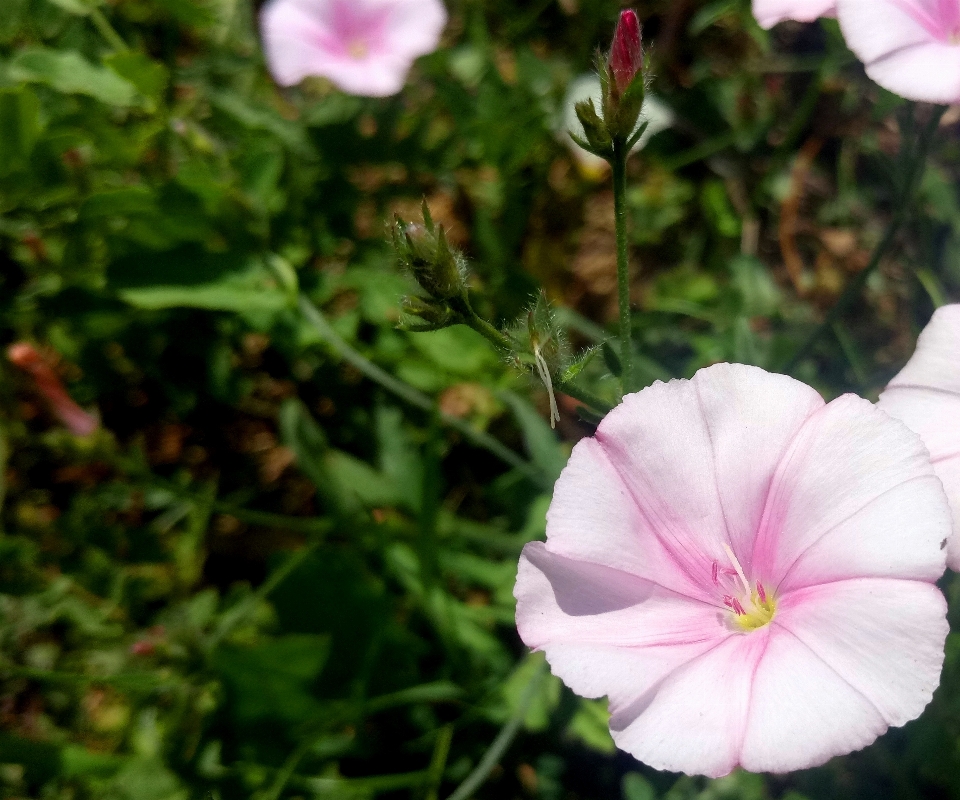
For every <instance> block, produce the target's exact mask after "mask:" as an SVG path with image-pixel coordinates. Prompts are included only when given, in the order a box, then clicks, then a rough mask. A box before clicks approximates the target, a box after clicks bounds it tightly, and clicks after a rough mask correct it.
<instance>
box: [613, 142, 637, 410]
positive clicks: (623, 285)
mask: <svg viewBox="0 0 960 800" xmlns="http://www.w3.org/2000/svg"><path fill="white" fill-rule="evenodd" d="M627 155H628V153H627V149H626V142H624V141H622V140H621V139H619V138H618V139H615V140H614V142H613V160H612V162H611V166H612V167H613V214H614V219H615V221H616V228H617V286H618V289H619V295H620V369H621V373H620V382H621V386H622V387H623V393H624V394H627V392H629V391H631V390H632V389H633V342H632V339H631V331H632V330H633V325H632V320H631V318H630V259H629V256H628V253H627Z"/></svg>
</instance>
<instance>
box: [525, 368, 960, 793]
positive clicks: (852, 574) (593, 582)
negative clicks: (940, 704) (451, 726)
mask: <svg viewBox="0 0 960 800" xmlns="http://www.w3.org/2000/svg"><path fill="white" fill-rule="evenodd" d="M950 524H951V523H950V510H949V508H948V505H947V501H946V498H945V496H944V492H943V487H942V486H941V484H940V481H939V479H938V478H937V476H936V474H935V473H934V469H933V467H932V466H931V463H930V457H929V455H928V453H927V451H926V449H925V448H924V446H923V443H922V442H921V441H920V438H919V436H917V435H916V434H915V433H913V432H911V431H910V430H908V429H907V427H906V426H904V425H903V424H902V423H900V422H898V421H896V420H894V419H892V418H891V417H889V416H888V415H887V414H885V413H884V412H883V411H881V410H879V409H877V408H876V407H875V406H873V405H871V404H870V403H868V402H867V401H865V400H861V399H860V398H857V397H854V396H852V395H847V396H844V397H841V398H839V399H837V400H834V401H833V402H831V403H829V404H826V403H824V401H823V400H822V398H821V397H820V396H819V395H818V394H817V393H816V392H815V391H814V390H813V389H811V388H809V387H807V386H805V385H804V384H802V383H799V382H797V381H795V380H793V379H791V378H787V377H784V376H780V375H772V374H769V373H766V372H764V371H763V370H760V369H757V368H754V367H747V366H741V365H728V364H720V365H716V366H713V367H710V368H708V369H704V370H701V371H700V372H698V373H697V375H696V376H695V377H694V378H693V379H692V380H689V381H671V382H670V383H667V384H664V383H656V384H654V385H653V386H651V387H649V388H647V389H644V390H643V391H641V392H639V393H636V394H632V395H628V396H627V397H625V398H624V401H623V403H622V404H621V405H620V406H618V407H617V408H616V409H614V410H613V411H612V412H611V413H610V414H609V415H608V416H607V417H606V419H604V421H603V422H602V423H601V424H600V426H599V428H598V429H597V433H596V435H595V436H594V437H592V438H588V439H585V440H583V441H582V442H580V443H579V444H578V445H577V446H576V447H575V448H574V451H573V454H572V456H571V458H570V462H569V464H568V465H567V467H566V469H565V470H564V472H563V474H562V475H561V477H560V479H559V481H558V482H557V485H556V489H555V492H554V497H553V501H552V504H551V506H550V510H549V512H548V515H547V541H546V543H541V542H535V543H532V544H529V545H527V546H526V547H525V548H524V552H523V555H522V557H521V560H520V570H519V575H518V578H517V584H516V589H515V595H516V597H517V625H518V628H519V631H520V635H521V637H522V638H523V640H524V642H525V643H526V644H527V645H529V646H530V647H532V648H534V649H537V650H543V651H544V652H545V653H546V656H547V659H548V661H549V663H550V665H551V668H552V669H553V672H554V673H555V674H556V675H558V676H559V677H560V678H561V679H563V681H564V682H565V683H566V684H567V685H568V686H569V687H570V688H571V689H573V690H574V691H575V692H577V693H578V694H581V695H584V696H586V697H592V698H596V697H601V696H604V695H606V696H608V698H609V703H610V711H611V719H610V728H611V732H612V734H613V738H614V741H615V742H616V743H617V745H618V746H619V747H620V748H622V749H623V750H626V751H628V752H630V753H632V754H633V755H634V756H635V757H637V758H638V759H640V760H642V761H645V762H646V763H648V764H650V765H651V766H654V767H656V768H659V769H668V770H675V771H681V772H687V773H696V774H704V775H709V776H720V775H724V774H726V773H728V772H730V771H731V770H733V769H734V768H736V767H737V766H741V767H743V768H745V769H748V770H752V771H771V772H786V771H789V770H795V769H801V768H805V767H811V766H814V765H816V764H820V763H823V762H824V761H826V760H827V759H829V758H830V757H832V756H835V755H839V754H842V753H847V752H850V751H852V750H856V749H858V748H861V747H864V746H865V745H868V744H870V743H871V742H872V741H873V740H874V739H876V737H877V736H879V735H880V734H881V733H883V732H884V731H885V730H886V729H887V728H888V727H890V726H896V725H903V724H904V723H906V722H907V721H909V720H911V719H914V718H915V717H917V716H918V715H919V714H920V713H921V711H922V710H923V709H924V707H925V706H926V705H927V703H928V702H929V701H930V698H931V696H932V694H933V691H934V689H935V688H936V686H937V684H938V682H939V676H940V669H941V666H942V662H943V652H944V651H943V647H944V640H945V637H946V635H947V631H948V626H947V621H946V616H945V613H946V603H945V601H944V598H943V595H942V594H941V593H940V591H939V590H938V589H937V587H936V586H935V585H934V582H935V581H936V580H937V579H938V578H939V577H940V575H941V574H942V572H943V569H944V554H943V550H942V549H941V545H942V542H943V540H944V539H945V538H946V537H947V536H948V535H949V531H950Z"/></svg>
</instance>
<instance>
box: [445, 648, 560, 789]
mask: <svg viewBox="0 0 960 800" xmlns="http://www.w3.org/2000/svg"><path fill="white" fill-rule="evenodd" d="M545 672H546V662H544V663H543V664H542V665H541V666H540V669H538V670H537V671H536V672H534V673H533V677H531V678H530V682H529V683H528V684H527V686H526V688H525V689H524V690H523V696H522V697H521V698H520V705H519V706H517V710H516V712H514V715H513V716H512V717H510V719H509V720H507V723H506V724H505V725H504V726H503V727H502V728H501V729H500V733H498V734H497V738H496V739H494V740H493V742H491V744H490V747H489V748H487V752H486V753H484V754H483V758H481V759H480V763H479V764H477V766H476V768H475V769H474V770H473V772H471V773H470V774H469V775H467V777H466V778H465V779H464V781H463V783H461V784H460V785H459V786H458V787H457V788H456V790H455V791H454V793H453V794H451V795H450V796H449V797H447V800H469V798H470V797H472V796H473V793H474V792H476V791H477V789H479V788H480V787H481V786H482V785H483V783H484V781H486V779H487V778H488V777H489V776H490V773H491V772H492V771H493V768H494V767H495V766H497V763H498V762H499V761H500V759H501V758H503V754H504V753H506V752H507V750H508V749H509V748H510V745H511V744H513V740H514V739H515V738H516V736H517V734H518V733H519V732H520V728H521V726H522V725H523V720H524V718H525V717H526V716H527V711H528V710H529V709H530V704H531V703H532V702H533V698H534V697H535V696H536V693H537V689H538V688H539V687H540V681H541V680H542V678H543V675H544V673H545Z"/></svg>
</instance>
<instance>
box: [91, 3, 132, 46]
mask: <svg viewBox="0 0 960 800" xmlns="http://www.w3.org/2000/svg"><path fill="white" fill-rule="evenodd" d="M90 21H91V22H92V23H93V26H94V27H95V28H96V29H97V30H98V31H100V35H101V36H102V37H103V38H104V39H106V40H107V43H108V44H109V45H110V46H111V47H112V48H113V49H114V50H116V51H118V52H120V53H125V52H126V51H127V50H129V49H130V48H129V47H127V43H126V42H125V41H124V40H123V37H122V36H121V35H120V34H119V33H117V31H116V29H115V28H114V27H113V25H111V24H110V21H109V20H108V19H107V18H106V17H105V16H104V15H103V12H102V11H101V10H100V9H99V8H92V9H90Z"/></svg>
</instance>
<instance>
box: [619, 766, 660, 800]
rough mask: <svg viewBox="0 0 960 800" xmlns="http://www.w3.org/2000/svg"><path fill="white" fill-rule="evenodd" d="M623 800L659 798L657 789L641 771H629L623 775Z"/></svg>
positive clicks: (652, 799) (653, 799)
mask: <svg viewBox="0 0 960 800" xmlns="http://www.w3.org/2000/svg"><path fill="white" fill-rule="evenodd" d="M621 786H622V789H623V800H657V791H656V789H654V788H653V785H652V784H651V783H650V781H648V780H647V779H646V778H644V777H643V775H641V774H640V773H639V772H628V773H627V774H626V775H624V776H623V783H622V784H621Z"/></svg>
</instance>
